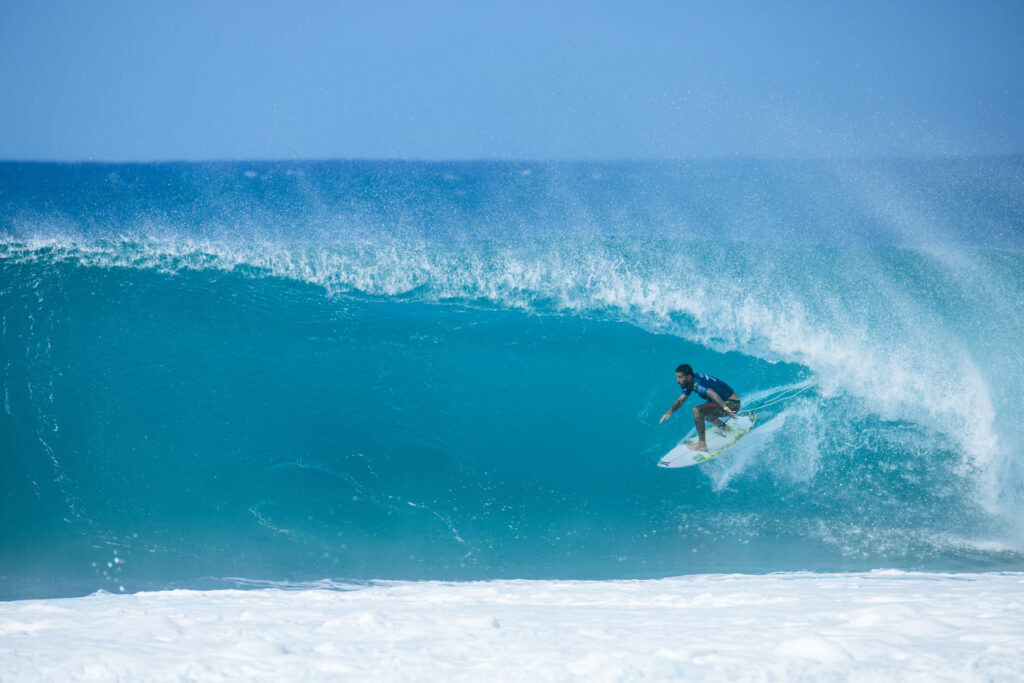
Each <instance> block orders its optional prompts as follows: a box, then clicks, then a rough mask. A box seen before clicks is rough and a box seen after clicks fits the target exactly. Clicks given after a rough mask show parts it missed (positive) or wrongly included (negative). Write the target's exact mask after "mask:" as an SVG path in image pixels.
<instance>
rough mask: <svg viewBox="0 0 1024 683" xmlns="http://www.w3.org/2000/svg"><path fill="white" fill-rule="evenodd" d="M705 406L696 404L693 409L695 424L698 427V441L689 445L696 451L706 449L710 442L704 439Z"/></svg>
mask: <svg viewBox="0 0 1024 683" xmlns="http://www.w3.org/2000/svg"><path fill="white" fill-rule="evenodd" d="M705 405H706V404H705ZM703 407H704V406H696V407H694V409H693V424H694V426H695V427H696V428H697V443H692V444H687V445H688V446H689V447H690V448H691V449H692V450H695V451H706V450H707V449H708V442H707V441H706V440H705V439H704V413H703V412H701V408H703Z"/></svg>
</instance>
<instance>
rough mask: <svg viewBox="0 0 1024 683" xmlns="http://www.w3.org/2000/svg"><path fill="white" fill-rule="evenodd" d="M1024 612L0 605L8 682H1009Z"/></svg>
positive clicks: (768, 604) (383, 600) (240, 600)
mask: <svg viewBox="0 0 1024 683" xmlns="http://www.w3.org/2000/svg"><path fill="white" fill-rule="evenodd" d="M290 588H294V587H290ZM1022 613H1024V574H1020V573H1011V574H921V573H904V572H897V571H878V572H871V573H862V574H810V573H793V574H773V575H764V576H744V575H703V576H688V577H679V578H670V579H661V580H647V581H595V582H583V581H488V582H475V583H434V582H422V583H404V582H388V583H381V584H377V585H372V586H368V587H353V589H352V590H323V589H317V588H315V587H310V586H307V587H305V588H303V589H301V590H294V589H290V590H283V589H259V590H225V591H208V592H200V591H183V590H176V591H163V592H152V593H138V594H134V595H111V594H106V593H100V594H96V595H91V596H88V597H84V598H74V599H60V600H26V601H20V602H8V603H0V678H2V679H4V680H54V679H64V680H68V679H71V680H74V679H90V680H95V679H102V680H114V679H121V680H142V679H145V680H195V679H204V680H338V679H342V680H347V679H361V680H367V679H373V680H440V679H445V680H453V679H455V680H513V681H534V680H550V681H560V680H596V681H613V680H614V681H621V680H641V679H642V680H678V679H686V680H729V681H731V680H737V679H747V680H749V679H756V680H859V681H876V680H929V681H934V680H949V681H1000V680H1007V681H1009V680H1019V679H1020V677H1021V676H1022V675H1024V649H1022V648H1021V643H1024V620H1022V619H1021V614H1022Z"/></svg>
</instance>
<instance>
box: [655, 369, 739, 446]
mask: <svg viewBox="0 0 1024 683" xmlns="http://www.w3.org/2000/svg"><path fill="white" fill-rule="evenodd" d="M676 382H678V383H679V387H680V388H681V389H682V390H683V393H682V395H681V396H680V397H679V398H678V399H676V402H675V403H673V404H672V407H671V408H669V409H668V410H667V411H666V412H665V414H664V415H662V416H661V420H660V421H659V422H658V424H661V423H662V422H664V421H665V420H667V419H669V418H670V417H672V413H674V412H676V411H677V410H679V409H680V408H681V407H682V406H683V403H685V402H686V399H687V398H689V397H690V394H691V393H693V392H697V395H698V396H700V397H701V398H703V399H704V400H705V401H706V403H702V404H700V405H699V406H696V407H695V408H694V409H693V422H694V424H695V425H696V427H697V442H696V443H690V444H686V445H687V446H688V447H690V448H692V449H693V450H695V451H706V450H707V449H708V444H707V441H706V440H705V437H704V433H705V426H704V422H705V421H707V422H710V423H711V424H713V425H715V426H716V427H718V428H720V429H723V430H728V429H729V427H728V425H726V424H725V422H723V421H722V420H721V419H720V418H721V417H723V416H725V415H728V416H729V417H731V418H733V419H735V418H736V414H737V413H738V412H739V411H740V397H739V394H737V393H736V392H735V391H733V390H732V388H731V387H730V386H729V385H728V384H726V383H725V382H723V381H722V380H720V379H718V378H717V377H712V376H711V375H705V374H702V373H700V372H697V373H695V372H694V371H693V368H691V367H690V366H689V365H680V366H679V367H678V368H676Z"/></svg>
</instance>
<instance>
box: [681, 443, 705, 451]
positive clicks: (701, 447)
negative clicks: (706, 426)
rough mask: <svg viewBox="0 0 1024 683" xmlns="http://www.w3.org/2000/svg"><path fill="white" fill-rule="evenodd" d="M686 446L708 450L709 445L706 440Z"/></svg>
mask: <svg viewBox="0 0 1024 683" xmlns="http://www.w3.org/2000/svg"><path fill="white" fill-rule="evenodd" d="M686 447H687V448H689V449H690V450H691V451H707V449H708V445H707V443H705V442H704V441H698V442H697V443H688V444H686Z"/></svg>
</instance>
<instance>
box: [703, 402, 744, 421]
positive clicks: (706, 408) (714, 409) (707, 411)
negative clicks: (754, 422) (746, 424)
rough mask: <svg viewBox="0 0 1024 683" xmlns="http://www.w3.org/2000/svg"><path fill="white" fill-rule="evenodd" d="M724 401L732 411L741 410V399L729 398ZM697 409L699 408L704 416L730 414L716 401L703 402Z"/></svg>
mask: <svg viewBox="0 0 1024 683" xmlns="http://www.w3.org/2000/svg"><path fill="white" fill-rule="evenodd" d="M723 403H725V405H726V407H728V408H729V410H731V411H732V412H734V413H738V412H740V400H739V399H738V398H733V399H729V400H728V401H723ZM697 410H699V411H700V414H701V415H703V416H704V417H722V416H723V415H727V414H728V413H726V412H725V411H724V410H722V409H721V408H719V407H718V404H717V403H715V402H714V401H708V402H707V403H701V404H700V405H699V406H697Z"/></svg>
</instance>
